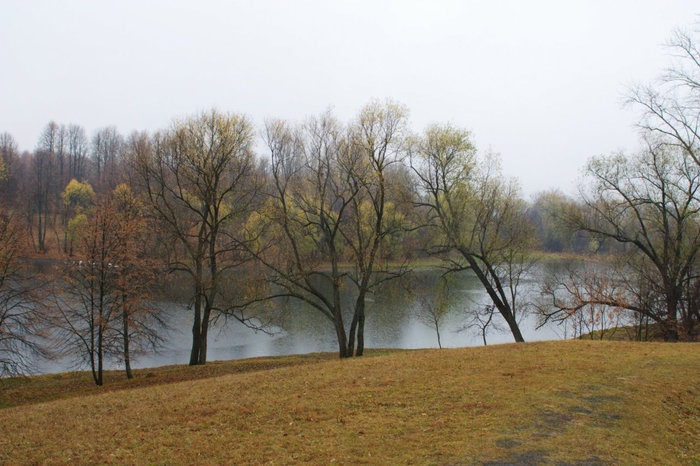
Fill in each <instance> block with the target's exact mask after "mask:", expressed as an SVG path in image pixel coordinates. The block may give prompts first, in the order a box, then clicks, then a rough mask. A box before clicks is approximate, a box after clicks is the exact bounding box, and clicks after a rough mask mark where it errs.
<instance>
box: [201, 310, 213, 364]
mask: <svg viewBox="0 0 700 466" xmlns="http://www.w3.org/2000/svg"><path fill="white" fill-rule="evenodd" d="M210 316H211V306H210V305H209V304H207V305H205V306H204V315H203V316H202V330H201V332H200V333H199V364H201V365H204V364H206V363H207V334H208V333H209V318H210Z"/></svg>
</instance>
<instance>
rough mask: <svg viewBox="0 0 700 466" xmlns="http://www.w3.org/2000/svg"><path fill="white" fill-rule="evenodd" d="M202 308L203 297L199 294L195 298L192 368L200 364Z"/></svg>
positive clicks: (191, 354)
mask: <svg viewBox="0 0 700 466" xmlns="http://www.w3.org/2000/svg"><path fill="white" fill-rule="evenodd" d="M198 290H199V288H198ZM201 308H202V295H201V294H199V292H197V296H196V297H195V298H194V322H193V324H192V351H191V353H190V366H196V365H197V364H199V351H200V349H201Z"/></svg>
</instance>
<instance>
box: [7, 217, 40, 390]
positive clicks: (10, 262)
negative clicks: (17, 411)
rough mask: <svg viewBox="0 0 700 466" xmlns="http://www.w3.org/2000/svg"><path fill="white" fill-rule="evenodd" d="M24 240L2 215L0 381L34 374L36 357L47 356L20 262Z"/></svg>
mask: <svg viewBox="0 0 700 466" xmlns="http://www.w3.org/2000/svg"><path fill="white" fill-rule="evenodd" d="M20 238H21V235H20V234H19V233H18V231H17V227H16V225H15V223H14V221H13V219H12V217H11V216H10V215H8V214H7V213H6V212H2V213H1V214H0V377H4V376H14V375H20V374H25V373H28V372H30V371H31V367H32V362H33V357H35V356H38V355H43V354H45V352H44V350H43V348H42V347H41V346H40V344H39V337H40V336H41V330H42V325H41V324H42V319H41V313H40V312H39V310H38V307H37V305H36V304H37V297H36V296H35V295H33V293H32V292H31V291H32V289H31V287H30V286H29V281H28V278H29V277H26V276H25V274H24V273H23V272H22V267H21V262H20V259H19V257H20Z"/></svg>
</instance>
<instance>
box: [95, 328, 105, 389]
mask: <svg viewBox="0 0 700 466" xmlns="http://www.w3.org/2000/svg"><path fill="white" fill-rule="evenodd" d="M103 333H104V330H103V329H102V324H101V323H100V326H99V333H98V334H97V379H96V380H95V384H97V385H98V386H102V369H103V366H102V355H103V348H102V336H103Z"/></svg>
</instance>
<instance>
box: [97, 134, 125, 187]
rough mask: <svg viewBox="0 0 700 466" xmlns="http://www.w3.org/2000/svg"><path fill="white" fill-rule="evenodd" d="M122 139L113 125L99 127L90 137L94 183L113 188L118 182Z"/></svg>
mask: <svg viewBox="0 0 700 466" xmlns="http://www.w3.org/2000/svg"><path fill="white" fill-rule="evenodd" d="M123 145H124V140H123V138H122V136H121V135H120V134H119V132H118V131H117V128H115V127H114V126H108V127H106V128H102V129H99V130H98V131H97V132H95V134H94V136H93V137H92V159H93V165H94V167H95V185H96V186H98V187H100V188H101V187H102V186H104V187H105V188H106V189H107V190H111V189H114V187H115V186H116V185H117V183H118V182H119V179H118V173H119V162H120V158H121V153H122V147H123Z"/></svg>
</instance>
